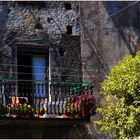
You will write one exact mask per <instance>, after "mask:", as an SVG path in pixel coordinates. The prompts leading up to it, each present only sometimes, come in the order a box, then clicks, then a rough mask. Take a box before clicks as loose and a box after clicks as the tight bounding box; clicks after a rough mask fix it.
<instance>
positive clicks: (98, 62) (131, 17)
mask: <svg viewBox="0 0 140 140" xmlns="http://www.w3.org/2000/svg"><path fill="white" fill-rule="evenodd" d="M132 3H133V2H118V1H117V2H114V1H112V2H109V1H107V2H101V1H88V2H87V1H86V2H80V15H81V19H80V29H81V59H82V66H83V81H91V82H94V83H95V85H96V84H97V87H98V83H100V82H101V81H103V79H104V78H105V77H106V76H107V75H108V74H109V72H110V69H111V68H112V66H114V65H116V64H117V63H118V61H119V60H121V59H122V58H123V57H124V56H126V55H127V54H129V53H130V51H129V49H128V48H129V47H131V49H132V51H136V50H138V49H139V41H138V40H139V35H140V33H139V31H140V30H139V27H138V25H139V18H140V14H139V4H138V3H137V4H136V5H134V6H132V7H130V8H128V9H126V10H125V11H123V12H121V13H119V14H116V15H115V16H112V17H110V15H112V14H113V13H116V12H117V11H118V10H120V9H121V8H123V7H125V6H127V5H129V4H132ZM85 9H86V10H85ZM94 94H95V96H96V99H97V104H98V105H100V101H101V99H102V98H103V97H102V96H101V95H99V93H98V90H96V91H95V93H94ZM97 118H99V116H98V114H97V115H96V116H94V118H93V120H95V119H97ZM89 126H90V127H89V132H91V134H90V136H91V137H92V138H95V136H97V137H98V138H107V137H108V138H109V136H107V135H102V134H100V132H99V130H98V127H96V126H95V125H94V126H93V125H92V123H91V124H89Z"/></svg>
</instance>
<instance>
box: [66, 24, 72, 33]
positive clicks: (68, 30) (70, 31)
mask: <svg viewBox="0 0 140 140" xmlns="http://www.w3.org/2000/svg"><path fill="white" fill-rule="evenodd" d="M66 28H67V34H72V26H66Z"/></svg>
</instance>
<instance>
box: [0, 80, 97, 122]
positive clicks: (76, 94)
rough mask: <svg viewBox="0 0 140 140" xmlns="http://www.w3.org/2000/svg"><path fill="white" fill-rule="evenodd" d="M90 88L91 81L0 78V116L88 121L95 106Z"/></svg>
mask: <svg viewBox="0 0 140 140" xmlns="http://www.w3.org/2000/svg"><path fill="white" fill-rule="evenodd" d="M85 84H86V85H85ZM93 88H94V87H93V86H92V84H91V83H71V82H48V81H30V80H28V81H25V80H18V81H16V80H1V81H0V119H6V120H7V119H8V120H9V119H10V120H16V121H17V120H24V121H26V120H30V122H31V121H32V120H54V119H55V120H73V121H77V120H81V121H82V122H83V121H89V119H90V116H91V115H94V114H95V110H96V103H95V97H94V95H93V91H94V90H93Z"/></svg>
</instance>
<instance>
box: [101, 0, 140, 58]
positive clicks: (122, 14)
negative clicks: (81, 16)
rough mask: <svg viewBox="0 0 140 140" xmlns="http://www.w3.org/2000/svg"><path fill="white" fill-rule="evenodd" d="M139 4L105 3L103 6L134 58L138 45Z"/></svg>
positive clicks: (139, 32)
mask: <svg viewBox="0 0 140 140" xmlns="http://www.w3.org/2000/svg"><path fill="white" fill-rule="evenodd" d="M139 4H140V3H139V2H134V1H133V2H132V1H120V2H118V1H105V2H103V5H104V7H105V9H106V11H107V12H108V15H109V16H110V17H109V18H108V20H112V22H113V23H114V25H115V27H116V29H117V31H118V33H119V35H120V36H121V38H122V39H123V41H124V43H125V44H126V47H127V48H128V50H129V52H130V53H131V54H132V55H133V56H134V55H135V53H136V51H137V50H138V49H139V46H140V43H139V40H140V5H139Z"/></svg>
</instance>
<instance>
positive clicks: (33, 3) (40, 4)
mask: <svg viewBox="0 0 140 140" xmlns="http://www.w3.org/2000/svg"><path fill="white" fill-rule="evenodd" d="M17 3H18V5H24V6H26V5H30V6H36V7H45V6H46V2H45V1H17Z"/></svg>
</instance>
